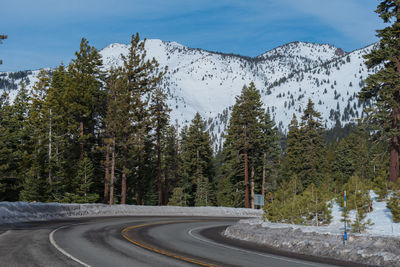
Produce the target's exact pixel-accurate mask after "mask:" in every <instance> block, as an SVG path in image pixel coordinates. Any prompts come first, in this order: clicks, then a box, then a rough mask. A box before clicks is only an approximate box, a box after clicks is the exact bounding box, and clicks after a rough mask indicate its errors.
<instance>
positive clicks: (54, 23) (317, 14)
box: [0, 0, 384, 71]
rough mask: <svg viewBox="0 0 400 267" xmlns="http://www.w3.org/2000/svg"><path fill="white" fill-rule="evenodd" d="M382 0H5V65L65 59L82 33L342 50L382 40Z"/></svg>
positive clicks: (251, 52)
mask: <svg viewBox="0 0 400 267" xmlns="http://www.w3.org/2000/svg"><path fill="white" fill-rule="evenodd" d="M378 3H379V1H378V0H229V1H228V0H114V1H107V0H57V1H55V0H35V1H32V0H12V1H11V0H8V1H6V0H4V1H2V3H1V5H0V6H1V15H0V34H7V35H8V39H7V40H5V41H4V42H3V44H1V45H0V58H1V59H3V65H0V71H16V70H24V69H38V68H42V67H55V66H57V65H59V64H60V63H61V62H63V63H64V64H68V63H69V61H70V60H71V59H72V58H73V56H74V51H76V50H77V49H78V47H79V43H80V40H81V38H82V37H85V38H86V39H88V40H89V42H90V44H91V45H94V46H96V47H97V48H99V49H101V48H103V47H105V46H107V45H108V44H110V43H114V42H119V43H128V42H129V41H130V36H131V35H132V34H133V33H136V32H139V33H140V36H141V37H142V38H143V37H145V38H157V39H161V40H164V41H176V42H178V43H181V44H183V45H186V46H189V47H194V48H203V49H207V50H212V51H220V52H226V53H235V54H241V55H246V56H256V55H259V54H262V53H263V52H265V51H267V50H270V49H272V48H274V47H277V46H279V45H283V44H285V43H288V42H292V41H307V42H316V43H330V44H333V45H335V46H337V47H341V48H343V49H344V50H345V51H351V50H354V49H358V48H361V47H364V46H366V45H368V44H371V43H373V42H375V41H377V38H376V37H375V30H376V29H379V28H382V27H383V26H384V25H383V24H382V23H381V20H380V18H379V17H378V15H377V14H376V13H374V10H375V9H376V6H377V4H378Z"/></svg>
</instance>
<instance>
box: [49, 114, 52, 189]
mask: <svg viewBox="0 0 400 267" xmlns="http://www.w3.org/2000/svg"><path fill="white" fill-rule="evenodd" d="M49 111H50V121H49V184H50V185H51V184H52V178H51V165H52V164H51V155H52V151H51V147H52V139H51V138H52V133H51V130H52V129H51V128H52V125H51V115H52V114H51V109H50V110H49Z"/></svg>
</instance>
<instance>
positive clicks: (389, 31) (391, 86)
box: [360, 0, 400, 182]
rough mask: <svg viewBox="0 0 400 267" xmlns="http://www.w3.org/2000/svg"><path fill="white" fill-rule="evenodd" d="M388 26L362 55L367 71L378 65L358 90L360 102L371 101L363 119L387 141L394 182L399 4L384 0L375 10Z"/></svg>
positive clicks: (399, 121) (399, 129)
mask: <svg viewBox="0 0 400 267" xmlns="http://www.w3.org/2000/svg"><path fill="white" fill-rule="evenodd" d="M376 12H377V13H378V14H379V16H380V17H381V18H382V19H383V22H385V23H390V25H389V26H387V27H386V28H384V29H382V30H378V31H377V33H378V34H377V36H378V37H379V38H381V40H380V42H379V44H378V47H377V48H376V49H373V50H372V51H371V53H370V54H368V55H366V56H365V58H366V59H367V61H366V65H367V67H368V68H376V67H378V66H381V65H383V66H382V68H380V70H378V72H377V73H375V74H372V75H370V76H369V77H368V78H367V80H366V86H365V87H364V88H363V89H362V90H361V92H360V97H361V99H363V100H369V99H373V100H375V101H376V105H375V106H374V107H373V108H372V109H369V110H367V111H368V112H369V116H368V117H367V120H368V121H369V122H370V123H371V124H372V125H374V126H375V127H374V128H373V129H374V130H377V133H378V134H379V135H380V136H381V137H382V138H383V139H390V161H389V165H390V166H389V179H390V181H392V182H397V179H398V176H399V152H400V49H399V47H400V30H399V28H400V2H399V1H398V0H384V1H382V2H381V3H380V4H379V5H378V8H377V10H376Z"/></svg>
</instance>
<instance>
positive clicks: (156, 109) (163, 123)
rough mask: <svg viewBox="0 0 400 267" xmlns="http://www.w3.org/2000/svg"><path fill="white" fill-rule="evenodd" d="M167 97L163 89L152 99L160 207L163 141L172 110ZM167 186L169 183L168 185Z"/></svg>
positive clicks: (155, 93) (156, 91)
mask: <svg viewBox="0 0 400 267" xmlns="http://www.w3.org/2000/svg"><path fill="white" fill-rule="evenodd" d="M166 99H167V95H166V94H164V92H163V91H162V90H161V89H156V90H155V91H154V92H153V94H152V98H151V104H150V115H151V117H152V121H153V129H154V131H155V139H156V150H157V191H158V205H159V206H161V205H162V204H163V197H162V164H161V163H162V158H161V150H162V146H161V141H162V138H163V136H164V134H165V131H166V127H167V125H168V120H169V114H168V113H169V112H170V111H171V109H170V108H169V107H168V105H167V103H166ZM164 178H165V177H164ZM166 184H167V183H166Z"/></svg>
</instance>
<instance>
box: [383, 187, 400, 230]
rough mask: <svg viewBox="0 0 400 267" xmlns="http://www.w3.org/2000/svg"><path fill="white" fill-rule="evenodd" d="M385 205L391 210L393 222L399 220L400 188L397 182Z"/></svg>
mask: <svg viewBox="0 0 400 267" xmlns="http://www.w3.org/2000/svg"><path fill="white" fill-rule="evenodd" d="M386 206H387V208H388V209H390V211H391V212H392V217H393V222H395V223H398V222H400V188H399V185H398V184H397V185H394V186H393V191H392V195H391V197H390V198H389V201H388V202H387V204H386Z"/></svg>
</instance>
